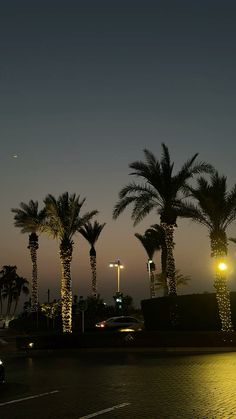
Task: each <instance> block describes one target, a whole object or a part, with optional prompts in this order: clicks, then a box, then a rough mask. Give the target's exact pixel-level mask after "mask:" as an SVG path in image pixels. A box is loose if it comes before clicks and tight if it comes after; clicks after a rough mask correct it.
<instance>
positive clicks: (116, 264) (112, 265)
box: [109, 259, 124, 293]
mask: <svg viewBox="0 0 236 419" xmlns="http://www.w3.org/2000/svg"><path fill="white" fill-rule="evenodd" d="M109 267H110V268H117V293H120V270H121V269H123V268H124V266H123V265H122V263H121V261H120V259H118V260H117V261H116V262H111V263H109Z"/></svg>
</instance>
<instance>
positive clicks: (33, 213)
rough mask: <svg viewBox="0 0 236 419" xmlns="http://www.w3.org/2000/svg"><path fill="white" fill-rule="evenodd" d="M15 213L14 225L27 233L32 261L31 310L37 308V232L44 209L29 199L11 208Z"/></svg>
mask: <svg viewBox="0 0 236 419" xmlns="http://www.w3.org/2000/svg"><path fill="white" fill-rule="evenodd" d="M12 212H13V213H14V214H15V216H14V220H15V223H14V225H15V226H16V227H20V228H21V232H22V233H29V245H28V249H29V250H30V256H31V262H32V283H31V294H32V296H31V301H32V305H31V311H33V312H35V311H37V309H38V266H37V250H38V247H39V244H38V234H37V232H38V231H39V230H40V226H41V224H42V222H43V219H44V216H45V211H44V209H43V210H39V209H38V202H37V201H32V200H31V201H29V204H25V203H24V202H21V203H20V208H13V209H12Z"/></svg>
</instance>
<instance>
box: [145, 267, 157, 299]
mask: <svg viewBox="0 0 236 419" xmlns="http://www.w3.org/2000/svg"><path fill="white" fill-rule="evenodd" d="M147 270H148V279H149V285H150V298H154V297H155V289H154V277H153V271H154V270H155V264H154V263H153V261H152V259H148V263H147Z"/></svg>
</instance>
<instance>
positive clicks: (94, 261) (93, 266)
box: [90, 254, 97, 298]
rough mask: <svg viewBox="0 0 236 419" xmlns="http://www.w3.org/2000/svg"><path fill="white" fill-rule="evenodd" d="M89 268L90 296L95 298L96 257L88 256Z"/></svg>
mask: <svg viewBox="0 0 236 419" xmlns="http://www.w3.org/2000/svg"><path fill="white" fill-rule="evenodd" d="M90 266H91V271H92V294H93V297H94V298H97V261H96V255H91V254H90Z"/></svg>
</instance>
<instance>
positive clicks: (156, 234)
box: [145, 224, 177, 296]
mask: <svg viewBox="0 0 236 419" xmlns="http://www.w3.org/2000/svg"><path fill="white" fill-rule="evenodd" d="M145 233H146V234H147V235H149V236H151V237H152V240H154V241H155V242H156V247H157V249H156V250H160V251H161V275H162V280H163V289H164V296H167V295H168V284H167V280H166V265H167V247H166V241H165V231H164V230H163V228H162V227H161V226H160V225H159V224H153V225H151V227H150V228H148V229H147V230H146V232H145ZM154 283H155V280H154ZM176 285H177V284H176ZM154 288H155V284H154Z"/></svg>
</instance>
